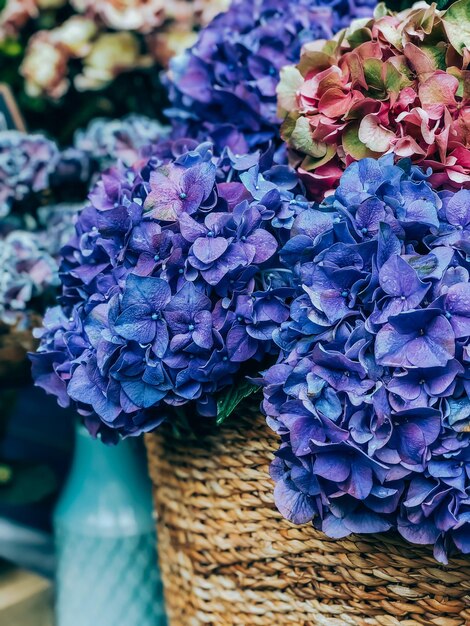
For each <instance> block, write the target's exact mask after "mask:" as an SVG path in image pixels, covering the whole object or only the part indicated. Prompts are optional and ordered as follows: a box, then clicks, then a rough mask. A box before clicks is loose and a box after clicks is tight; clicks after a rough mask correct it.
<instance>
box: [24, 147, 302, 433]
mask: <svg viewBox="0 0 470 626" xmlns="http://www.w3.org/2000/svg"><path fill="white" fill-rule="evenodd" d="M191 144H192V145H191ZM189 145H190V148H191V149H189V150H188V146H189ZM262 181H264V182H262ZM258 182H259V184H258ZM263 185H264V187H263ZM261 189H263V192H262V193H261ZM258 191H259V192H260V193H259V194H258ZM302 191H303V189H302V187H301V185H300V184H299V181H298V179H297V178H296V176H295V175H293V174H292V171H291V170H290V169H289V168H288V167H287V166H275V165H273V160H272V155H271V154H270V153H266V154H261V155H260V154H259V153H258V154H254V155H248V156H246V157H243V158H241V157H237V156H235V155H234V154H233V153H231V152H230V151H225V152H224V154H223V155H222V156H220V157H214V156H213V153H212V150H211V146H210V144H207V143H206V144H201V145H197V144H196V145H194V144H193V143H192V142H191V141H184V142H176V143H171V142H168V144H167V145H166V146H162V147H161V148H160V156H154V157H152V159H150V161H148V162H147V163H145V165H143V166H141V165H140V164H136V165H135V166H134V167H132V168H126V167H125V166H124V165H123V164H120V165H118V166H117V167H115V168H114V169H112V170H109V171H108V172H106V173H105V174H103V176H102V178H101V179H100V181H99V182H98V183H97V185H96V186H95V188H94V189H93V190H92V192H91V194H90V197H89V203H88V204H87V206H86V207H85V208H84V210H83V211H82V212H81V214H80V216H79V218H78V220H77V223H76V227H75V234H74V236H73V237H72V239H71V240H70V241H69V242H68V244H67V245H65V246H64V248H63V249H62V256H63V260H62V265H61V278H62V284H63V290H62V296H61V299H60V302H61V304H60V306H59V307H57V308H56V309H54V310H51V311H50V312H49V313H48V314H47V316H46V319H45V324H44V328H43V329H42V330H41V331H40V332H39V337H40V339H41V345H40V348H39V351H38V353H37V354H35V355H33V356H32V360H33V375H34V377H35V379H36V382H37V384H38V385H39V386H41V387H43V388H44V389H46V391H48V392H49V393H52V394H54V395H56V396H57V397H58V400H59V402H60V403H61V404H66V403H67V402H68V401H69V400H68V398H71V399H72V400H73V401H74V402H75V403H76V405H77V407H78V409H79V411H80V412H81V413H82V414H83V415H85V418H86V419H85V421H86V423H87V425H88V426H89V428H90V431H91V432H93V433H96V432H98V431H100V432H102V433H105V434H106V436H110V437H111V438H113V437H116V436H117V435H134V434H137V433H140V432H143V431H146V430H150V429H152V428H154V427H155V426H156V425H158V423H159V422H160V421H162V419H164V418H165V417H166V416H167V415H169V413H170V412H171V411H173V412H174V411H181V410H182V409H181V407H183V406H184V405H186V404H187V403H188V402H191V403H192V405H193V407H194V408H195V412H196V413H197V414H198V415H200V416H209V417H211V416H215V415H216V412H217V406H216V404H217V399H218V397H219V396H220V394H221V393H223V392H224V390H227V389H228V388H229V386H233V385H234V384H236V383H237V382H241V381H242V380H243V379H244V377H245V376H246V375H250V374H251V375H252V374H256V372H257V371H259V368H260V367H261V366H262V365H261V363H262V362H263V361H264V360H265V359H266V358H267V359H269V358H270V355H273V356H276V354H277V352H278V349H277V347H276V345H275V344H274V342H273V341H272V334H273V332H274V330H275V329H276V328H277V326H278V325H279V324H281V323H282V322H285V321H286V320H287V319H288V315H289V307H288V304H287V302H288V299H289V298H290V297H291V296H292V287H291V286H290V273H289V272H287V273H286V271H285V269H283V268H280V261H279V257H278V251H279V249H280V247H281V246H282V245H283V244H284V243H286V241H287V240H288V236H289V229H290V228H291V226H292V224H293V223H294V220H295V219H296V216H297V215H298V214H300V213H301V212H302V211H304V210H306V207H308V206H309V205H308V203H307V202H306V200H305V199H304V198H303V195H302ZM286 276H287V278H285V277H286Z"/></svg>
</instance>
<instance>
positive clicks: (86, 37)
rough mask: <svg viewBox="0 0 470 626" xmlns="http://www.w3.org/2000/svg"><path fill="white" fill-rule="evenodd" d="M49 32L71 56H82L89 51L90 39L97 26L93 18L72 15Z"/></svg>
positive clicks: (94, 34)
mask: <svg viewBox="0 0 470 626" xmlns="http://www.w3.org/2000/svg"><path fill="white" fill-rule="evenodd" d="M49 32H50V33H51V38H52V40H53V41H54V42H55V43H57V44H61V45H62V46H64V47H65V48H67V50H68V52H69V53H70V54H71V55H72V56H74V57H84V56H85V55H86V54H88V52H89V51H90V48H91V40H92V39H93V38H94V37H95V36H96V35H97V33H98V27H97V26H96V24H95V22H94V21H93V20H91V19H89V18H87V17H83V16H81V15H74V16H73V17H71V18H69V19H68V20H66V21H65V22H64V23H63V24H62V26H59V27H58V28H55V29H54V30H52V31H49Z"/></svg>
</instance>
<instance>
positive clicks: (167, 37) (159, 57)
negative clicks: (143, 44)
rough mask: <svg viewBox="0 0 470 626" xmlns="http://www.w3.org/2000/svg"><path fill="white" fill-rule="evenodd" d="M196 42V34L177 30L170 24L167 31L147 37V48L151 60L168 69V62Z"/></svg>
mask: <svg viewBox="0 0 470 626" xmlns="http://www.w3.org/2000/svg"><path fill="white" fill-rule="evenodd" d="M196 40H197V33H196V32H195V31H194V30H188V29H186V28H181V27H179V28H177V25H175V24H170V26H169V28H168V29H167V30H163V31H158V32H156V33H154V34H152V35H151V36H150V37H148V46H149V50H150V53H151V54H152V56H153V58H154V59H155V60H156V61H157V62H158V63H159V65H161V66H162V67H168V64H169V61H170V59H171V58H173V57H174V56H177V55H179V54H181V53H182V52H184V51H185V50H187V49H188V48H190V47H191V46H192V45H193V44H194V43H196Z"/></svg>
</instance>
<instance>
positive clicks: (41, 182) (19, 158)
mask: <svg viewBox="0 0 470 626" xmlns="http://www.w3.org/2000/svg"><path fill="white" fill-rule="evenodd" d="M59 157H60V155H59V150H58V149H57V146H56V145H55V143H54V142H52V141H50V140H49V139H46V138H45V137H44V136H42V135H26V134H24V133H21V132H19V131H14V130H11V131H9V130H5V131H1V132H0V217H5V216H6V215H8V214H9V213H10V211H11V209H12V206H13V204H14V203H15V202H21V201H23V200H26V199H27V198H28V196H30V195H31V194H33V193H38V192H41V191H44V190H46V189H47V188H48V187H49V181H50V177H51V174H52V173H53V172H54V170H55V168H56V166H57V164H58V161H59Z"/></svg>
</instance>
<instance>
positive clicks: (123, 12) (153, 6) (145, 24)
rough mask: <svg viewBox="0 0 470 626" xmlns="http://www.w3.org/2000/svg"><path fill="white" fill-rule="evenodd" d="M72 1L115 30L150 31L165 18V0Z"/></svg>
mask: <svg viewBox="0 0 470 626" xmlns="http://www.w3.org/2000/svg"><path fill="white" fill-rule="evenodd" d="M70 3H71V4H72V6H73V7H74V8H75V9H76V10H77V11H79V12H80V13H87V14H88V15H94V16H97V17H99V18H101V19H102V20H103V22H104V23H105V24H106V26H108V27H109V28H113V29H115V30H127V31H140V32H142V33H149V32H151V31H153V30H155V28H157V27H158V26H160V25H161V24H162V22H163V21H164V19H165V0H70ZM170 4H171V2H170Z"/></svg>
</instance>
